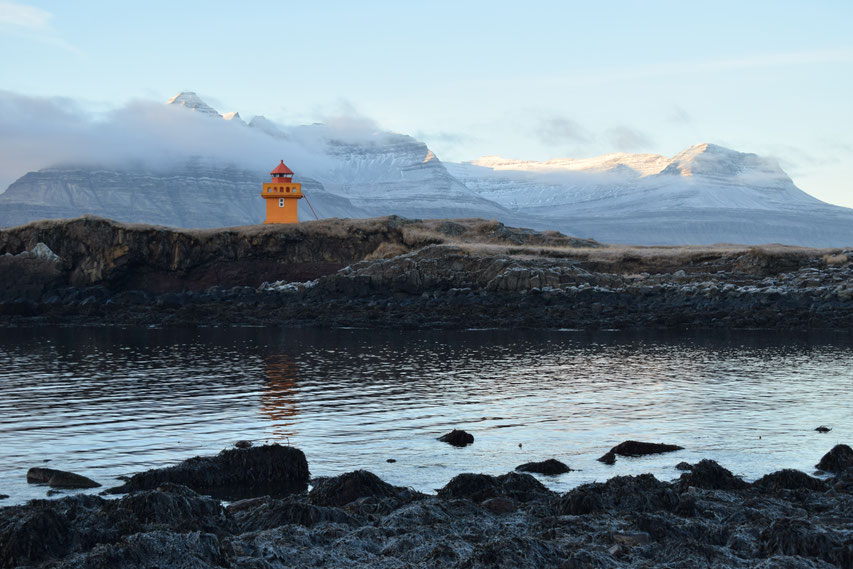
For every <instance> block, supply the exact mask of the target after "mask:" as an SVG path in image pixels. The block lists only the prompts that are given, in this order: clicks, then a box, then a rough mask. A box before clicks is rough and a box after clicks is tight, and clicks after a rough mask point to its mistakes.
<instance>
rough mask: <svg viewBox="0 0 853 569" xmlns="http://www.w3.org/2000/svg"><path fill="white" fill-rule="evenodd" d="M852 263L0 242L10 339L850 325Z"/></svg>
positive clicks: (429, 224)
mask: <svg viewBox="0 0 853 569" xmlns="http://www.w3.org/2000/svg"><path fill="white" fill-rule="evenodd" d="M852 263H853V251H849V250H845V249H807V248H800V247H786V246H782V245H766V246H756V247H749V246H737V245H719V246H701V247H629V246H606V245H602V244H601V243H596V242H595V241H590V240H582V239H575V238H572V237H567V236H565V235H562V234H560V233H557V232H553V231H542V232H539V231H532V230H529V229H521V228H511V227H506V226H504V225H503V224H501V223H498V222H496V221H485V220H477V219H473V220H472V219H467V220H454V221H450V220H426V221H424V220H407V219H403V218H400V217H396V216H391V217H386V218H377V219H358V220H340V219H337V220H335V219H333V220H323V221H317V222H308V223H301V224H298V225H285V226H274V225H267V226H247V227H232V228H224V229H217V230H203V231H202V230H178V229H169V228H164V227H153V226H144V225H130V224H122V223H116V222H112V221H109V220H105V219H99V218H93V217H83V218H78V219H72V220H49V221H40V222H34V223H31V224H29V225H26V226H21V227H14V228H9V229H4V230H0V326H22V325H63V324H68V325H86V324H97V325H116V326H118V325H120V326H133V325H139V326H143V325H144V326H149V325H156V326H200V325H278V326H306V325H316V326H357V327H369V328H377V327H386V328H419V329H420V328H470V327H489V328H511V329H515V328H519V327H524V328H629V327H633V328H655V329H661V328H670V329H673V328H678V329H682V328H724V329H732V328H764V329H770V328H772V329H784V330H790V329H798V330H802V329H830V328H836V329H838V328H841V329H850V328H851V327H853V264H852Z"/></svg>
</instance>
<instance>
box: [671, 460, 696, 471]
mask: <svg viewBox="0 0 853 569" xmlns="http://www.w3.org/2000/svg"><path fill="white" fill-rule="evenodd" d="M675 469H676V470H693V465H692V464H690V463H689V462H684V461H681V462H679V463H678V464H676V465H675Z"/></svg>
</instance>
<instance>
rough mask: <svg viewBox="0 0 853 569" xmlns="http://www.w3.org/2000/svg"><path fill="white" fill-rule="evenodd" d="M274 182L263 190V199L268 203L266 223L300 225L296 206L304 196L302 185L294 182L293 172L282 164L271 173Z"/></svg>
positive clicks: (267, 184)
mask: <svg viewBox="0 0 853 569" xmlns="http://www.w3.org/2000/svg"><path fill="white" fill-rule="evenodd" d="M270 175H271V176H272V181H270V182H266V183H265V184H264V187H263V188H262V189H261V197H262V198H264V200H266V202H267V218H266V220H264V223H299V219H297V217H296V204H297V203H299V200H301V199H302V198H303V197H304V196H303V195H302V184H299V183H296V182H294V181H293V170H291V169H290V168H288V167H287V166H285V165H284V160H282V161H281V164H279V165H278V166H276V167H275V170H273V171H272V172H270Z"/></svg>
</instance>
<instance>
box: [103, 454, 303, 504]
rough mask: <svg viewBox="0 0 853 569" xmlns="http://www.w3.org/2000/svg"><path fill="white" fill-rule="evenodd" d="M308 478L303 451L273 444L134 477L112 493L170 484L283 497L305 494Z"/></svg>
mask: <svg viewBox="0 0 853 569" xmlns="http://www.w3.org/2000/svg"><path fill="white" fill-rule="evenodd" d="M308 478H309V472H308V461H306V460H305V455H304V454H303V453H302V451H301V450H299V449H297V448H293V447H288V446H280V445H277V444H273V445H264V446H259V447H252V448H247V449H237V448H234V449H227V450H223V451H222V452H220V453H219V454H218V455H216V456H205V457H199V456H197V457H195V458H190V459H189V460H185V461H183V462H181V463H179V464H176V465H175V466H169V467H167V468H156V469H154V470H149V471H147V472H141V473H139V474H134V475H133V476H132V477H131V478H130V480H128V481H127V482H126V483H125V484H124V485H122V486H118V487H116V488H111V489H110V490H109V492H110V493H112V494H119V493H123V492H130V491H133V490H150V489H154V488H157V487H158V486H160V485H162V484H164V483H166V482H171V483H174V484H183V485H185V486H188V487H190V488H192V489H193V490H195V491H196V492H200V493H203V494H210V495H215V496H218V497H222V498H226V499H238V498H250V497H252V496H261V495H264V494H270V495H278V496H283V495H286V494H292V493H294V492H303V491H305V490H306V489H307V488H308Z"/></svg>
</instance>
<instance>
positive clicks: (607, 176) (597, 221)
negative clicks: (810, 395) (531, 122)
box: [447, 144, 853, 246]
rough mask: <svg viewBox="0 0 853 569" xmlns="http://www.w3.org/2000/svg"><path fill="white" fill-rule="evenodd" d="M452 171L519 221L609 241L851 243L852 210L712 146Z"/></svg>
mask: <svg viewBox="0 0 853 569" xmlns="http://www.w3.org/2000/svg"><path fill="white" fill-rule="evenodd" d="M447 168H448V170H449V172H450V173H451V174H453V175H454V176H456V177H457V178H458V179H459V180H460V181H462V182H463V183H465V184H466V185H467V186H468V187H469V188H471V189H472V190H474V191H476V192H478V193H479V194H480V195H481V196H482V197H484V198H486V199H490V200H493V201H496V202H497V203H500V204H501V205H503V206H504V207H506V208H508V209H510V210H512V211H514V212H516V213H517V214H520V215H528V216H534V217H536V218H537V219H540V220H542V222H545V223H547V224H549V225H550V226H553V227H556V228H560V229H562V230H568V231H572V232H574V233H575V234H577V235H579V236H582V237H589V236H594V237H595V238H596V239H599V240H603V241H608V242H619V243H639V244H677V243H715V242H725V241H728V242H738V243H765V242H769V241H774V242H784V243H798V244H803V245H815V246H834V245H844V244H851V243H853V210H849V209H847V208H841V207H837V206H832V205H830V204H826V203H824V202H821V201H820V200H818V199H816V198H814V197H812V196H810V195H809V194H807V193H805V192H803V191H802V190H800V189H799V188H797V187H796V185H794V183H793V181H792V180H791V179H790V178H789V177H788V176H787V175H786V174H785V172H784V171H783V170H782V169H781V168H780V167H779V166H778V164H777V163H776V162H775V161H773V160H770V159H766V158H762V157H759V156H757V155H755V154H747V153H742V152H736V151H734V150H729V149H727V148H723V147H721V146H716V145H713V144H698V145H695V146H691V147H690V148H687V149H686V150H684V151H683V152H681V153H679V154H677V155H676V156H674V157H672V158H665V157H662V156H657V155H630V154H628V155H626V154H608V155H605V156H601V157H597V158H587V159H582V160H571V159H564V160H551V161H548V162H518V161H512V160H504V159H500V158H497V157H492V156H490V157H485V158H483V159H480V160H476V161H473V162H470V163H463V164H448V165H447ZM540 223H541V222H540Z"/></svg>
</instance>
